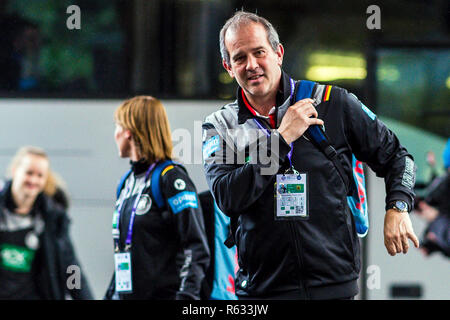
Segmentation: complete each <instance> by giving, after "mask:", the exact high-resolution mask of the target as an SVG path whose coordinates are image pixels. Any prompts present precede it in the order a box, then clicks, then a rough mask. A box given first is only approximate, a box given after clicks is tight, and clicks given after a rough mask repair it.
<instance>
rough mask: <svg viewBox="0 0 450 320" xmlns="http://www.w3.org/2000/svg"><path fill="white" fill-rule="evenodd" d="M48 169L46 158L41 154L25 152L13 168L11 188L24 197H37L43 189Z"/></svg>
mask: <svg viewBox="0 0 450 320" xmlns="http://www.w3.org/2000/svg"><path fill="white" fill-rule="evenodd" d="M48 170H49V163H48V160H47V159H46V158H44V157H42V156H38V155H33V154H27V155H26V156H24V158H23V159H22V160H21V161H20V162H19V164H18V165H17V166H16V167H15V168H13V172H12V173H13V182H12V189H13V191H15V192H20V193H22V194H24V195H25V196H26V197H31V198H33V197H37V196H38V194H39V193H41V192H42V190H44V187H45V183H46V182H47V177H48Z"/></svg>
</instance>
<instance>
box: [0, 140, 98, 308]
mask: <svg viewBox="0 0 450 320" xmlns="http://www.w3.org/2000/svg"><path fill="white" fill-rule="evenodd" d="M10 175H11V180H8V181H7V182H6V183H5V185H4V186H3V188H2V190H1V191H0V299H1V300H10V299H11V300H36V299H46V300H48V299H51V300H53V299H58V300H62V299H65V298H66V296H71V297H72V298H73V299H91V298H92V296H91V293H90V289H89V286H88V284H87V281H86V279H85V277H84V276H83V274H82V273H81V275H80V276H81V281H80V283H79V284H78V286H75V287H74V288H72V287H70V288H69V286H68V285H67V283H68V280H69V279H68V277H69V276H70V274H68V273H67V270H68V267H69V266H77V267H79V266H80V264H79V262H78V260H77V258H76V256H75V252H74V249H73V246H72V243H71V241H70V238H69V235H68V226H69V219H68V217H67V215H66V212H65V210H64V208H63V207H62V206H60V205H58V204H56V203H55V201H54V200H53V197H54V196H55V194H56V193H57V192H58V190H60V189H59V187H58V184H57V183H56V182H55V181H54V180H53V177H54V176H53V174H52V173H51V171H50V163H49V159H48V156H47V154H46V153H45V151H44V150H42V149H40V148H37V147H31V146H29V147H22V148H20V149H19V150H18V152H17V153H16V155H15V157H14V158H13V160H12V162H11V165H10ZM49 177H51V178H50V180H49ZM45 190H46V191H45ZM79 270H81V269H79Z"/></svg>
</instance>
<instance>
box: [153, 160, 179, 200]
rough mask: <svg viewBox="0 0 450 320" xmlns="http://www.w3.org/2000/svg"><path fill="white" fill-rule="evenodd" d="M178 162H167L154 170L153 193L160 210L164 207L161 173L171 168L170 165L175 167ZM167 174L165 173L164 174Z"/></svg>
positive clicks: (159, 164) (158, 165)
mask: <svg viewBox="0 0 450 320" xmlns="http://www.w3.org/2000/svg"><path fill="white" fill-rule="evenodd" d="M174 164H176V162H174V161H173V160H165V161H163V162H160V163H158V164H157V165H156V167H155V169H153V173H152V178H151V180H152V181H151V185H150V186H151V191H152V196H153V198H154V200H155V202H156V206H157V207H158V208H163V207H164V198H163V196H162V193H161V186H160V177H161V173H163V172H164V171H165V170H166V169H168V168H169V166H170V165H172V166H173V165H174ZM164 173H165V172H164Z"/></svg>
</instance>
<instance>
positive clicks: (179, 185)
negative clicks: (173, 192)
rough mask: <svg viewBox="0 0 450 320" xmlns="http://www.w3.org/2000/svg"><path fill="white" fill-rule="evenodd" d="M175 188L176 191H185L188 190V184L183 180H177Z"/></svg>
mask: <svg viewBox="0 0 450 320" xmlns="http://www.w3.org/2000/svg"><path fill="white" fill-rule="evenodd" d="M173 186H174V187H175V189H177V190H184V189H186V182H184V180H183V179H177V180H175V182H174V183H173Z"/></svg>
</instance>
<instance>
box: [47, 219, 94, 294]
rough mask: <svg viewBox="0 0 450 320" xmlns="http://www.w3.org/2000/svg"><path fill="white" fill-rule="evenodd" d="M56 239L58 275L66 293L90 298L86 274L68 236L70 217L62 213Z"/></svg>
mask: <svg viewBox="0 0 450 320" xmlns="http://www.w3.org/2000/svg"><path fill="white" fill-rule="evenodd" d="M58 220H59V221H58V231H57V234H56V241H57V245H58V250H59V252H58V256H59V261H60V268H61V269H60V272H59V273H60V277H61V279H62V281H64V283H63V284H62V285H63V286H64V288H65V289H66V291H67V293H68V294H70V296H71V297H72V298H73V299H76V300H92V299H93V297H92V293H91V289H90V287H89V284H88V281H87V278H86V276H85V275H84V272H83V270H82V269H81V265H80V263H79V261H78V259H77V257H76V254H75V250H74V248H73V245H72V241H71V239H70V236H69V225H70V219H69V218H68V216H67V215H66V214H65V213H64V214H63V215H61V216H60V217H59V219H58Z"/></svg>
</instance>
